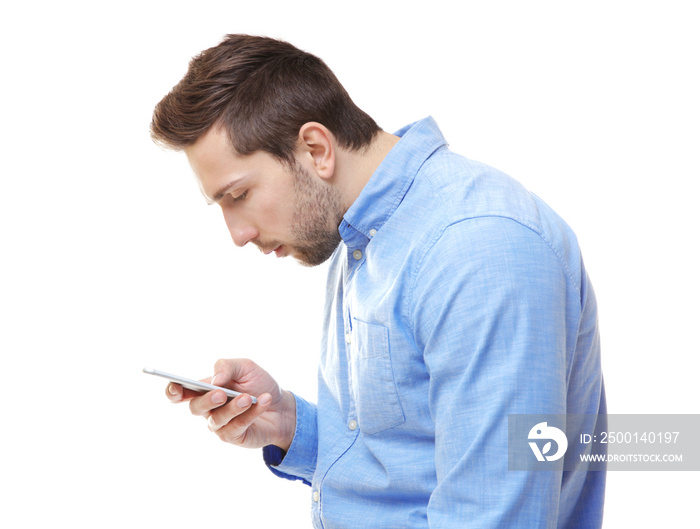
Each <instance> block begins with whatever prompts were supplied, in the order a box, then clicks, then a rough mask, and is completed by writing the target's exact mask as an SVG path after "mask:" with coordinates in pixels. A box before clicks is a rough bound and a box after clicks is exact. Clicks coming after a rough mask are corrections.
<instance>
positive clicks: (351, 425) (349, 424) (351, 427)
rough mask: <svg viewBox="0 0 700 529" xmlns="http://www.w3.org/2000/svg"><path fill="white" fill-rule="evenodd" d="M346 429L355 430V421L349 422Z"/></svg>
mask: <svg viewBox="0 0 700 529" xmlns="http://www.w3.org/2000/svg"><path fill="white" fill-rule="evenodd" d="M348 428H350V429H351V430H355V429H357V421H355V420H352V421H350V422H349V423H348Z"/></svg>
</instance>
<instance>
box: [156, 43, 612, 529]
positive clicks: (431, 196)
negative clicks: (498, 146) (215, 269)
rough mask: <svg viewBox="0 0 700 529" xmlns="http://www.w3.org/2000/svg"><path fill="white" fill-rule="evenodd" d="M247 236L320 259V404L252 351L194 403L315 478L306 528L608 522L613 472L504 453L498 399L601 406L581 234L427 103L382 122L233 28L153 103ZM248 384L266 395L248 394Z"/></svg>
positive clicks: (529, 404) (289, 53)
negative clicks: (519, 463) (466, 151)
mask: <svg viewBox="0 0 700 529" xmlns="http://www.w3.org/2000/svg"><path fill="white" fill-rule="evenodd" d="M152 134H153V137H154V138H155V139H156V140H157V141H158V142H160V143H162V144H164V145H166V146H168V147H171V148H175V149H183V150H184V151H185V152H186V154H187V157H188V159H189V162H190V164H191V166H192V168H193V170H194V172H195V174H196V176H197V178H198V181H199V184H200V186H201V190H202V192H203V194H204V196H205V197H206V199H207V200H208V201H209V202H211V203H216V204H218V205H220V206H221V209H222V211H223V214H224V219H225V221H226V224H227V226H228V228H229V231H230V233H231V237H232V238H233V240H234V242H235V243H236V244H237V245H238V246H243V245H245V244H247V243H253V244H255V245H257V246H258V247H259V248H260V250H261V251H262V252H264V253H271V252H273V251H274V252H275V253H276V255H277V256H278V257H283V256H293V257H295V258H296V259H298V260H299V261H300V262H302V263H304V264H307V265H310V266H313V265H318V264H320V263H322V262H324V261H326V260H328V259H330V260H331V261H330V266H329V275H328V287H327V298H326V305H325V321H324V341H323V343H324V347H323V348H322V350H321V356H320V366H319V394H318V404H317V405H314V404H311V403H309V402H306V401H305V400H303V399H301V398H300V397H298V396H296V395H293V394H292V393H290V392H288V391H284V390H282V389H281V388H279V386H278V385H277V384H276V382H275V381H274V380H273V379H272V378H271V377H270V376H269V375H268V374H267V373H266V372H265V371H264V370H263V369H261V368H260V367H258V366H257V365H256V364H254V363H253V362H252V361H250V360H220V361H218V362H217V364H216V368H215V375H214V377H212V383H214V384H216V385H220V386H226V387H229V388H232V389H235V390H237V391H241V392H243V393H244V394H243V395H241V396H239V397H237V398H235V399H234V400H232V401H231V402H229V403H226V398H225V395H224V394H223V392H221V391H213V392H210V393H207V394H205V395H198V394H195V393H192V392H190V391H188V390H184V389H183V388H182V387H181V386H178V385H174V384H172V385H170V386H168V390H167V391H168V396H169V398H170V399H171V400H172V401H174V402H180V401H185V400H189V402H190V409H191V411H192V412H193V413H194V414H196V415H201V416H204V417H207V418H208V420H209V428H210V429H211V430H212V431H213V432H215V433H216V434H217V435H218V436H219V437H220V438H221V439H222V440H224V441H227V442H229V443H232V444H234V445H239V446H246V447H251V448H253V447H264V450H263V452H264V457H265V461H266V462H267V464H268V466H269V467H270V469H271V470H272V471H273V472H275V473H276V474H277V475H280V476H282V477H286V478H289V479H299V480H302V481H304V482H305V483H306V484H308V485H310V486H311V506H312V519H313V523H314V526H315V527H326V528H329V527H372V528H377V527H480V528H481V527H519V528H522V527H528V528H531V527H571V528H573V527H576V528H583V527H600V525H601V519H602V507H603V494H604V484H605V474H604V472H586V471H585V470H586V468H585V467H582V470H580V471H575V472H568V471H567V472H563V471H562V470H561V467H560V468H559V470H557V471H543V472H527V471H510V470H508V451H507V439H508V416H509V415H510V414H597V413H599V412H600V413H603V412H604V411H605V396H604V391H603V381H602V374H601V370H600V350H599V340H598V326H597V317H596V314H597V311H596V303H595V298H594V295H593V290H592V289H591V286H590V283H589V281H588V278H587V275H586V272H585V269H584V268H583V262H582V260H581V254H580V251H579V248H578V244H577V241H576V238H575V235H574V234H573V233H572V232H571V230H570V229H569V227H568V226H567V225H566V224H565V223H564V222H563V221H562V220H561V219H560V218H559V217H558V216H557V215H556V214H555V213H554V212H553V211H552V210H551V209H550V208H549V207H547V206H546V205H545V204H544V203H543V202H542V201H541V200H540V199H539V198H537V197H536V196H534V195H532V194H530V193H528V192H527V191H526V190H525V189H524V188H523V187H522V186H520V185H519V184H518V183H517V182H515V181H514V180H512V179H511V178H509V177H507V176H506V175H504V174H502V173H500V172H498V171H496V170H494V169H492V168H489V167H486V166H484V165H482V164H479V163H476V162H473V161H470V160H467V159H465V158H462V157H460V156H458V155H456V154H454V153H452V152H450V151H449V150H448V148H447V144H446V142H445V140H444V138H443V137H442V134H441V133H440V131H439V129H438V127H437V125H436V123H435V122H434V121H433V120H432V119H431V118H427V119H424V120H422V121H419V122H417V123H414V124H413V125H410V126H408V127H405V128H404V129H402V130H400V131H398V132H397V133H396V134H389V133H386V132H384V131H382V130H381V129H379V127H378V126H377V125H376V123H375V122H374V121H373V120H372V119H371V118H370V117H369V116H367V115H366V114H365V113H364V112H362V111H361V110H360V109H359V108H357V107H356V106H355V105H354V104H353V102H352V101H351V99H350V98H349V96H348V94H347V93H346V92H345V90H344V89H343V87H342V86H341V85H340V83H339V82H338V80H337V79H336V78H335V76H334V75H333V74H332V72H331V71H330V70H329V69H328V68H327V66H326V65H325V64H324V63H323V62H322V61H320V60H319V59H318V58H316V57H314V56H311V55H309V54H307V53H305V52H302V51H300V50H298V49H296V48H295V47H293V46H291V45H289V44H287V43H284V42H279V41H276V40H272V39H267V38H260V37H251V36H246V35H230V36H228V37H227V38H226V39H225V40H224V41H223V42H222V43H221V44H220V45H218V46H216V47H214V48H211V49H209V50H206V51H204V52H203V53H202V54H200V55H199V56H197V57H195V58H194V59H193V60H192V62H191V64H190V68H189V70H188V72H187V74H186V75H185V77H184V78H183V79H182V81H181V82H180V83H179V84H178V85H177V86H176V87H175V88H173V90H172V91H171V93H170V94H168V95H167V96H166V97H165V98H164V99H163V100H162V101H161V102H160V103H159V104H158V106H157V107H156V109H155V112H154V117H153V123H152ZM250 395H255V396H257V397H258V402H257V404H255V405H253V404H251V399H250Z"/></svg>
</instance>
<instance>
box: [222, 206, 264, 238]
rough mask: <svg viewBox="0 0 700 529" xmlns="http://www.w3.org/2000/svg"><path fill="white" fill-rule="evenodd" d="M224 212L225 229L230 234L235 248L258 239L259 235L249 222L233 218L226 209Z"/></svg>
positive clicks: (236, 217)
mask: <svg viewBox="0 0 700 529" xmlns="http://www.w3.org/2000/svg"><path fill="white" fill-rule="evenodd" d="M223 211H224V220H225V221H226V227H227V228H228V232H229V233H230V234H231V239H233V243H234V244H235V245H236V246H241V247H242V246H245V245H246V244H248V243H249V242H250V241H252V240H254V239H255V238H257V237H258V235H259V233H258V230H256V229H255V228H254V227H253V226H252V225H251V224H250V223H249V222H245V221H244V220H243V219H241V218H240V217H239V216H234V215H232V214H231V212H230V211H227V210H226V209H224V210H223Z"/></svg>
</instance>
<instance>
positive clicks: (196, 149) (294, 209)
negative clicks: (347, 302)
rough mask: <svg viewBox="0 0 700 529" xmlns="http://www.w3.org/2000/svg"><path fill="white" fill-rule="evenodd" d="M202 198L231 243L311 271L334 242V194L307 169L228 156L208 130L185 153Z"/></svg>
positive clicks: (261, 156) (224, 143)
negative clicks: (213, 207) (216, 209)
mask: <svg viewBox="0 0 700 529" xmlns="http://www.w3.org/2000/svg"><path fill="white" fill-rule="evenodd" d="M185 152H186V154H187V158H188V159H189V161H190V165H191V166H192V169H193V170H194V173H195V175H196V176H197V179H198V180H199V185H200V187H201V189H202V192H203V194H204V196H205V197H206V198H207V201H208V202H210V203H217V204H219V205H220V206H221V210H222V211H223V214H224V220H225V221H226V226H227V227H228V229H229V232H230V233H231V237H232V238H233V242H234V243H235V244H236V245H238V246H244V245H245V244H247V243H248V242H252V243H253V244H255V245H256V246H258V247H259V248H260V250H261V251H262V252H263V253H265V254H269V253H271V252H273V251H274V252H275V254H276V255H277V257H284V256H287V255H292V256H293V257H295V258H296V259H297V260H299V261H300V262H301V263H302V264H304V265H307V266H315V265H318V264H321V263H323V262H324V261H325V260H326V259H328V258H329V257H330V256H331V254H332V253H333V251H334V250H335V248H336V247H337V246H338V243H339V242H340V235H339V233H338V226H339V224H340V222H341V220H342V218H343V211H342V207H341V200H340V192H339V191H338V190H337V189H336V188H335V187H333V186H332V185H331V184H329V183H327V182H326V181H325V180H324V179H322V178H320V177H319V176H318V175H317V174H316V173H315V172H314V171H313V166H311V167H310V168H308V169H307V168H306V167H304V166H303V165H302V164H301V163H299V162H297V163H295V164H294V166H293V167H291V168H290V167H289V166H288V165H285V164H283V163H281V162H280V161H279V160H277V159H276V158H275V157H273V156H272V155H271V154H269V153H266V152H263V151H257V152H255V153H253V154H250V155H247V156H239V155H237V154H235V153H234V152H233V149H232V147H231V145H230V143H229V139H228V136H227V134H226V133H225V132H224V131H222V130H219V129H211V130H210V131H209V132H207V133H206V134H205V135H204V136H202V137H201V138H200V139H199V140H198V141H197V143H195V144H194V145H192V146H191V147H188V148H187V149H186V150H185Z"/></svg>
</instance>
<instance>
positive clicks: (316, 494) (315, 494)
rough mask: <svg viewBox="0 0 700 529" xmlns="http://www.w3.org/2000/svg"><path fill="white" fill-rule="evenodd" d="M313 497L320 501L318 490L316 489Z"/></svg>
mask: <svg viewBox="0 0 700 529" xmlns="http://www.w3.org/2000/svg"><path fill="white" fill-rule="evenodd" d="M311 497H312V498H313V499H314V501H318V499H319V497H320V495H319V493H318V491H317V490H315V491H314V493H313V494H312V495H311Z"/></svg>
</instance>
